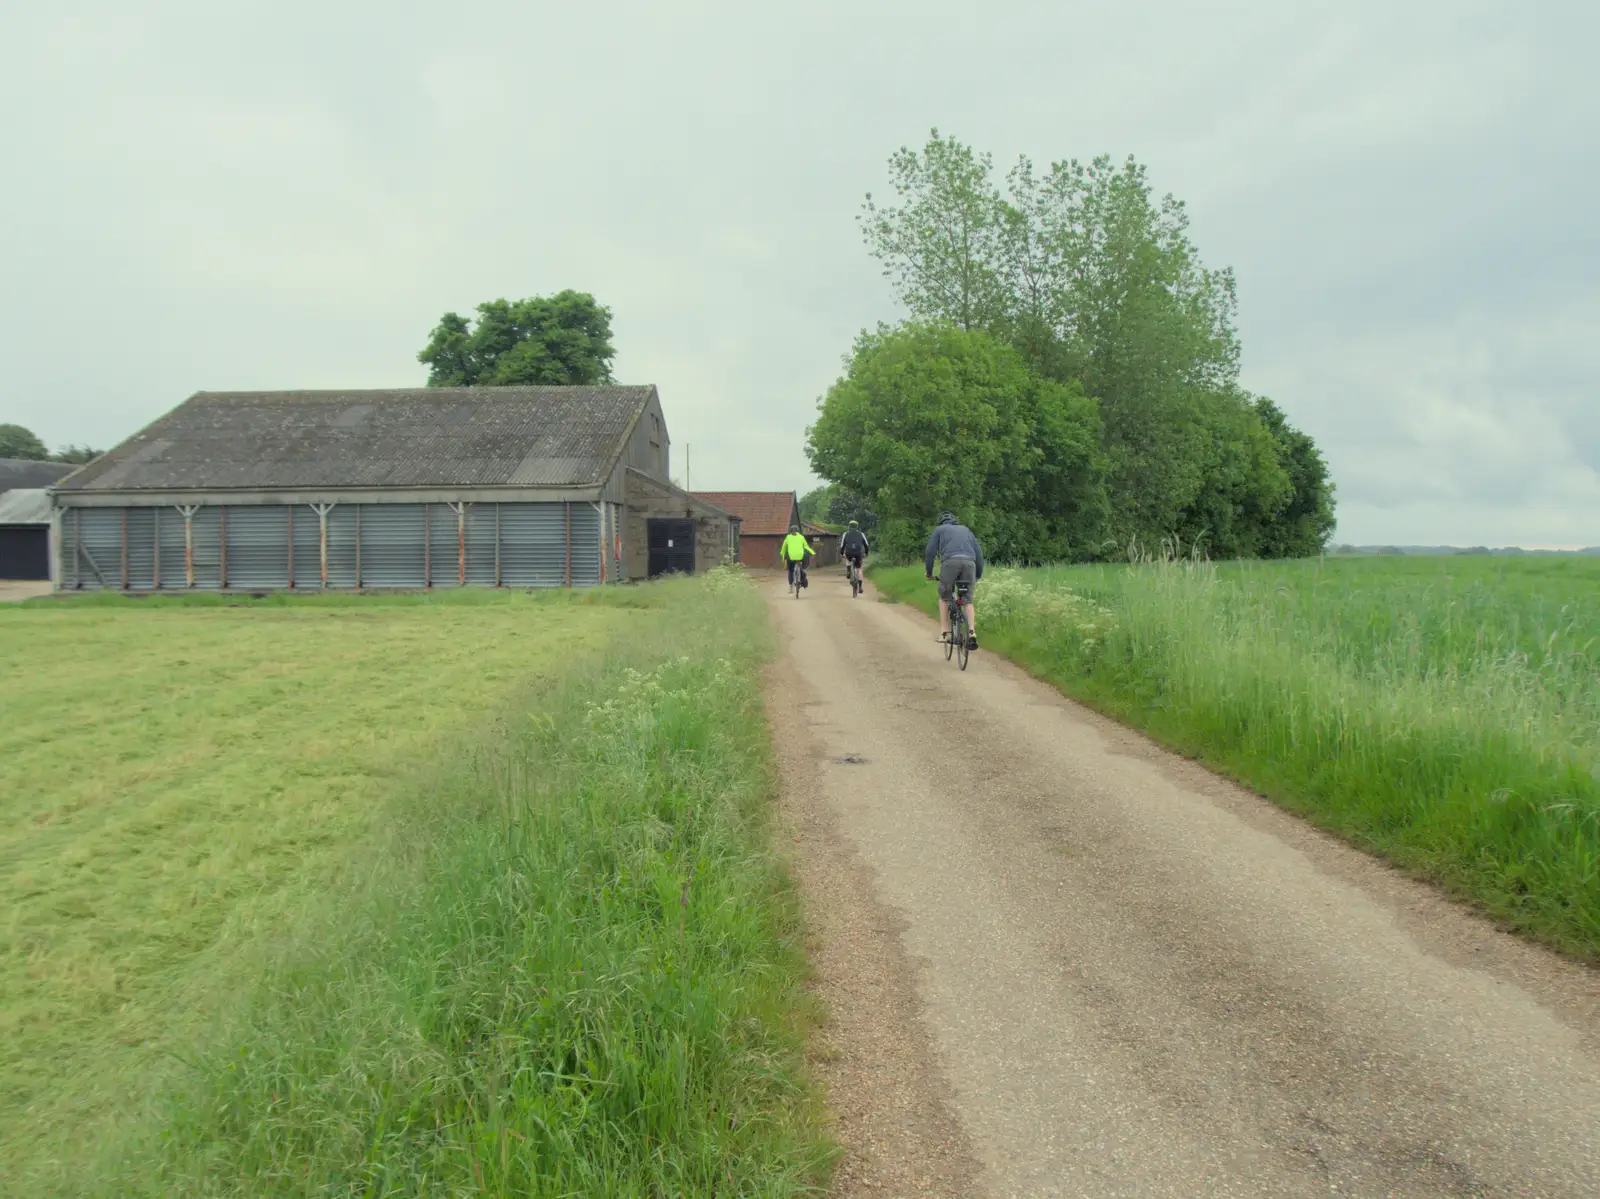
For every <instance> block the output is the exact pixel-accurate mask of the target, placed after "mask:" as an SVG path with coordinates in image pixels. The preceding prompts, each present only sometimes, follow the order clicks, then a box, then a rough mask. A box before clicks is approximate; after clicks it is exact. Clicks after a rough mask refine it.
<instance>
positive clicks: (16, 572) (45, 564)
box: [0, 487, 51, 582]
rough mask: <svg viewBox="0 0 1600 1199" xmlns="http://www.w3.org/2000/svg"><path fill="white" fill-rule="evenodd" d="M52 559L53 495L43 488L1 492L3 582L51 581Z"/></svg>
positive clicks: (0, 549) (0, 577)
mask: <svg viewBox="0 0 1600 1199" xmlns="http://www.w3.org/2000/svg"><path fill="white" fill-rule="evenodd" d="M50 559H51V554H50V493H49V492H48V491H46V490H45V489H44V488H43V487H14V488H12V489H11V490H10V491H7V492H4V493H0V579H4V580H6V581H7V582H14V581H17V580H23V579H25V580H28V581H30V582H33V581H42V580H45V579H48V578H50Z"/></svg>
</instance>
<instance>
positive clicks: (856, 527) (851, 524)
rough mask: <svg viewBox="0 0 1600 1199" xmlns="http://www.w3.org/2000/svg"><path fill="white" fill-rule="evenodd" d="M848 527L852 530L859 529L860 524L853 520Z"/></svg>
mask: <svg viewBox="0 0 1600 1199" xmlns="http://www.w3.org/2000/svg"><path fill="white" fill-rule="evenodd" d="M850 527H851V528H852V529H859V528H860V527H861V522H860V521H858V520H853V521H851V522H850Z"/></svg>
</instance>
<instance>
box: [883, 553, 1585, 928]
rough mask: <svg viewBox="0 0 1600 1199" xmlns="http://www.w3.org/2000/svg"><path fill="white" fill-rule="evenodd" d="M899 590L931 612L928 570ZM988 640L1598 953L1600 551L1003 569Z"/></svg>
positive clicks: (1494, 908) (1513, 918)
mask: <svg viewBox="0 0 1600 1199" xmlns="http://www.w3.org/2000/svg"><path fill="white" fill-rule="evenodd" d="M874 578H875V581H876V582H877V583H878V584H879V586H880V587H881V588H883V590H884V591H885V592H886V593H887V594H888V595H890V596H892V597H895V598H900V599H904V600H907V601H909V602H913V603H917V604H919V605H921V606H922V607H924V608H925V609H927V610H930V611H931V610H932V604H933V596H932V589H931V588H930V587H928V586H927V585H926V584H925V583H923V582H922V577H921V571H920V569H917V568H905V569H898V570H882V571H879V572H877V573H876V574H875V576H874ZM977 611H978V618H979V626H980V631H981V634H982V638H983V643H984V645H985V647H986V648H987V649H994V650H997V651H999V652H1001V653H1004V654H1007V655H1009V656H1011V657H1013V658H1015V659H1016V660H1017V661H1018V662H1020V663H1021V664H1023V665H1025V666H1026V667H1028V668H1029V669H1030V670H1032V671H1034V672H1035V673H1037V674H1039V675H1040V676H1041V677H1044V678H1047V679H1049V680H1050V681H1052V682H1054V683H1055V684H1056V685H1058V686H1059V687H1061V688H1062V690H1064V691H1065V692H1067V693H1068V694H1070V695H1073V696H1075V697H1077V698H1080V699H1082V700H1085V701H1086V702H1088V703H1090V704H1092V705H1094V706H1096V707H1098V708H1100V709H1102V710H1104V711H1106V712H1108V713H1110V714H1112V715H1114V716H1117V717H1119V718H1121V719H1124V720H1126V721H1128V722H1129V723H1131V724H1134V725H1136V726H1138V727H1140V728H1143V729H1146V730H1148V731H1149V732H1151V733H1152V734H1154V735H1155V736H1156V737H1157V738H1159V739H1161V740H1162V741H1164V742H1165V743H1167V744H1169V745H1171V746H1173V747H1175V748H1177V749H1180V750H1182V751H1184V752H1186V753H1189V754H1191V755H1193V756H1196V757H1198V758H1200V759H1202V760H1204V761H1206V762H1208V763H1210V764H1212V765H1214V766H1216V767H1218V768H1219V769H1221V770H1223V771H1225V772H1227V773H1229V774H1232V775H1233V776H1235V777H1237V778H1238V779H1240V780H1242V781H1244V782H1246V783H1248V784H1250V785H1252V786H1254V787H1256V788H1258V789H1259V790H1261V791H1262V792H1264V793H1265V794H1268V795H1270V796H1272V797H1273V798H1274V799H1277V800H1278V801H1280V802H1281V803H1283V804H1285V805H1286V806H1288V807H1290V808H1292V809H1294V810H1296V811H1299V812H1301V813H1303V814H1304V815H1306V816H1307V817H1309V818H1310V819H1312V820H1314V821H1316V822H1317V823H1319V824H1321V825H1323V826H1324V827H1327V828H1329V829H1332V830H1334V831H1337V832H1339V833H1341V834H1343V835H1345V836H1347V837H1349V838H1350V839H1351V840H1353V841H1354V842H1356V843H1357V844H1360V845H1362V846H1364V847H1366V848H1368V849H1371V850H1374V851H1376V852H1379V853H1382V854H1385V855H1387V856H1388V857H1390V858H1391V859H1393V860H1395V861H1396V862H1398V863H1400V864H1402V865H1404V866H1406V867H1408V868H1410V869H1412V870H1414V871H1417V872H1418V873H1421V874H1423V875H1425V876H1427V877H1429V878H1432V879H1434V880H1436V881H1438V882H1440V883H1442V884H1443V885H1445V886H1446V887H1448V888H1450V889H1451V890H1452V891H1454V892H1455V893H1457V894H1459V895H1461V896H1463V897H1466V898H1469V899H1471V900H1472V901H1474V902H1476V903H1477V904H1479V905H1480V906H1481V907H1483V908H1484V909H1485V910H1487V911H1488V912H1490V913H1492V914H1494V915H1495V916H1497V917H1498V918H1500V919H1502V920H1504V921H1506V922H1507V923H1509V924H1511V925H1513V926H1515V927H1518V928H1521V929H1524V930H1526V931H1528V932H1530V933H1532V934H1534V935H1536V936H1538V937H1541V938H1543V939H1545V940H1547V941H1549V942H1550V943H1552V944H1554V945H1557V946H1560V947H1562V948H1564V949H1566V950H1568V951H1569V952H1572V953H1575V954H1577V955H1579V956H1582V957H1587V958H1590V959H1600V560H1592V559H1548V558H1545V559H1538V558H1534V559H1505V558H1488V557H1472V556H1462V557H1437V558H1328V559H1322V560H1316V561H1295V562H1283V563H1228V564H1220V565H1215V566H1213V565H1210V564H1192V563H1191V564H1183V563H1176V564H1174V563H1157V564H1146V565H1142V566H1099V567H1071V568H1052V569H1038V570H1020V571H1000V570H997V571H991V572H989V573H988V574H987V575H986V576H985V580H984V583H983V584H981V585H980V587H979V590H978V594H977Z"/></svg>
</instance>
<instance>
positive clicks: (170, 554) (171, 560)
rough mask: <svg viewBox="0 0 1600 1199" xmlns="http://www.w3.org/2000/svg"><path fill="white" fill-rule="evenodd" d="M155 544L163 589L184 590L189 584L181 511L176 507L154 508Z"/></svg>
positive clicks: (157, 582)
mask: <svg viewBox="0 0 1600 1199" xmlns="http://www.w3.org/2000/svg"><path fill="white" fill-rule="evenodd" d="M154 512H155V518H156V545H157V547H158V548H159V550H160V553H159V554H158V555H157V557H158V558H159V559H160V570H159V571H158V574H159V578H158V579H157V580H156V585H157V586H158V587H160V588H161V590H163V591H184V590H187V589H188V586H189V571H188V567H187V559H186V557H185V555H184V545H183V524H184V522H183V513H182V512H179V511H178V510H177V509H176V508H157V509H154Z"/></svg>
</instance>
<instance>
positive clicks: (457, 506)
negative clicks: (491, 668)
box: [54, 387, 739, 591]
mask: <svg viewBox="0 0 1600 1199" xmlns="http://www.w3.org/2000/svg"><path fill="white" fill-rule="evenodd" d="M670 444H671V443H670V441H669V439H668V437H667V428H666V420H665V417H664V416H663V414H662V411H661V402H660V398H659V396H658V395H657V392H656V389H655V388H654V387H463V388H414V389H407V390H399V391H299V392H220V393H219V392H200V393H199V394H197V395H194V396H192V397H191V398H190V399H188V400H186V401H185V402H184V403H182V404H180V405H179V406H178V407H177V408H175V409H173V410H172V411H171V412H170V413H168V414H167V415H166V416H164V417H162V418H161V419H160V420H158V421H156V422H155V423H154V424H152V425H150V426H149V427H148V428H146V429H145V430H143V431H142V432H140V433H138V434H136V435H135V436H133V437H131V438H129V439H128V440H127V441H125V442H123V443H122V444H121V445H119V446H117V447H116V448H115V449H112V450H110V451H109V452H107V453H106V454H105V455H104V456H103V457H101V458H99V459H98V460H96V461H95V462H93V463H91V464H90V465H88V466H86V467H84V468H83V469H82V470H81V471H79V472H78V473H77V474H75V475H73V476H72V477H70V478H68V479H66V480H64V481H63V482H62V484H61V485H60V486H59V487H58V488H56V489H55V492H54V502H55V513H54V515H55V519H56V521H57V522H58V527H59V545H60V562H59V566H58V571H57V585H58V586H59V587H61V588H66V589H79V588H82V589H89V588H101V589H108V590H123V591H151V590H174V591H177V590H186V589H191V588H192V589H211V590H219V589H220V590H277V589H288V588H293V589H296V590H299V589H320V588H406V589H419V588H431V587H457V586H484V587H502V586H503V587H562V586H566V587H584V586H594V585H597V584H601V583H611V582H619V581H623V580H628V579H643V578H649V577H653V576H654V575H657V574H662V573H665V572H668V571H683V572H693V571H696V570H704V569H706V568H707V567H710V566H714V565H716V564H717V563H718V562H720V561H721V560H722V559H723V557H724V556H726V555H729V554H731V553H735V552H737V545H738V537H739V522H738V519H737V517H736V516H734V515H731V514H729V513H728V512H726V511H723V510H721V509H719V508H717V507H716V506H714V505H711V504H708V503H705V502H704V501H701V500H698V499H696V498H695V497H693V496H691V495H690V494H689V493H688V492H686V491H683V490H681V489H679V488H677V487H674V486H673V485H672V484H671V483H670V482H668V481H667V480H668V479H669V477H670V476H669V474H668V468H669V463H670Z"/></svg>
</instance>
